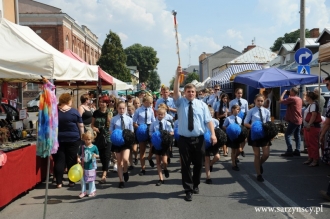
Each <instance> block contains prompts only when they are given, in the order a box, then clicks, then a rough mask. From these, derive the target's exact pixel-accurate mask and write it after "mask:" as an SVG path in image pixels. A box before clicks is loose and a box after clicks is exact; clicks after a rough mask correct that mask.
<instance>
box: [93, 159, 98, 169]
mask: <svg viewBox="0 0 330 219" xmlns="http://www.w3.org/2000/svg"><path fill="white" fill-rule="evenodd" d="M92 162H93V169H95V170H96V169H97V163H96V158H95V157H93V158H92Z"/></svg>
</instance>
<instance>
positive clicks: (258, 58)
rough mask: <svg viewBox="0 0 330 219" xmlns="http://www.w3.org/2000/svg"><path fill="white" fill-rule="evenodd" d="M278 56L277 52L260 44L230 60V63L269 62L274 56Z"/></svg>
mask: <svg viewBox="0 0 330 219" xmlns="http://www.w3.org/2000/svg"><path fill="white" fill-rule="evenodd" d="M276 57H277V54H276V53H274V52H271V51H270V50H268V49H265V48H262V47H260V46H256V47H254V48H253V49H251V50H249V51H247V52H246V53H243V54H242V55H240V56H238V57H237V58H235V59H233V60H232V61H230V62H228V64H233V63H237V64H238V63H242V64H243V63H268V62H270V61H271V60H273V59H274V58H276Z"/></svg>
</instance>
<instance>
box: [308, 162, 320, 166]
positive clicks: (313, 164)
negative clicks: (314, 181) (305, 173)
mask: <svg viewBox="0 0 330 219" xmlns="http://www.w3.org/2000/svg"><path fill="white" fill-rule="evenodd" d="M308 166H309V167H318V166H319V162H313V163H311V164H309V165H308Z"/></svg>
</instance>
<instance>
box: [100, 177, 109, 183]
mask: <svg viewBox="0 0 330 219" xmlns="http://www.w3.org/2000/svg"><path fill="white" fill-rule="evenodd" d="M106 182H107V179H106V176H102V179H101V180H100V181H99V183H100V184H104V183H106Z"/></svg>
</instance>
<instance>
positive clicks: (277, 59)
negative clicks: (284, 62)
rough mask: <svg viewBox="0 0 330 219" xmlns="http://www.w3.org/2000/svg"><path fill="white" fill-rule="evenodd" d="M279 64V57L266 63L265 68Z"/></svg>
mask: <svg viewBox="0 0 330 219" xmlns="http://www.w3.org/2000/svg"><path fill="white" fill-rule="evenodd" d="M280 64H281V56H277V57H276V58H275V59H273V60H271V61H270V62H268V63H267V64H266V65H265V66H269V67H274V66H278V65H280Z"/></svg>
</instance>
